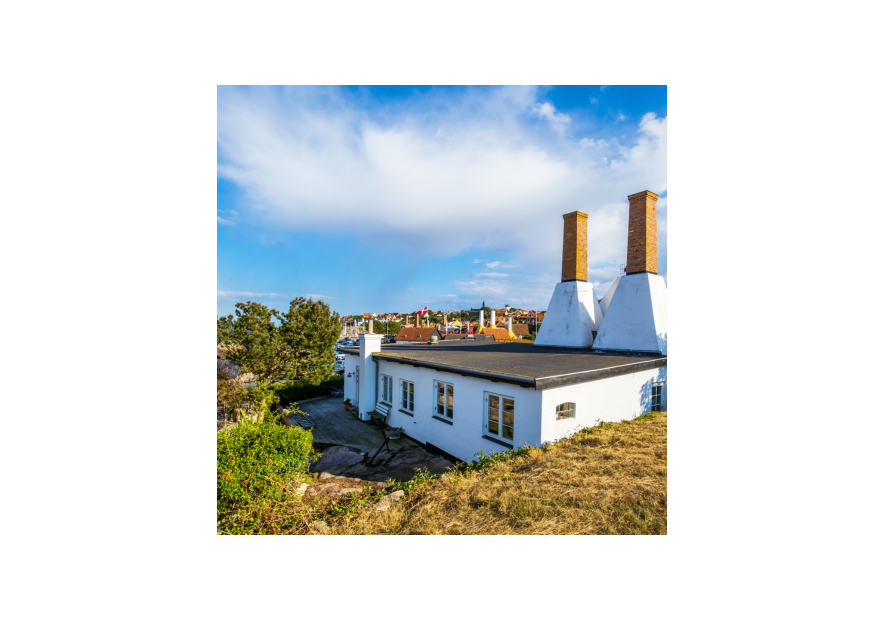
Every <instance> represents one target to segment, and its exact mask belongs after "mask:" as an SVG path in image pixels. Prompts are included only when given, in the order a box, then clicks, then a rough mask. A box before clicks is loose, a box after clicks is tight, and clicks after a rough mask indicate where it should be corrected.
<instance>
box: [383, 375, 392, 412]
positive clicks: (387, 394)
mask: <svg viewBox="0 0 885 620" xmlns="http://www.w3.org/2000/svg"><path fill="white" fill-rule="evenodd" d="M381 401H382V402H385V403H387V404H388V405H389V404H391V403H393V377H388V376H387V375H381Z"/></svg>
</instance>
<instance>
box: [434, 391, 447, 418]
mask: <svg viewBox="0 0 885 620" xmlns="http://www.w3.org/2000/svg"><path fill="white" fill-rule="evenodd" d="M445 410H446V407H445V386H444V385H443V384H442V383H437V384H436V413H437V415H445V412H446V411H445Z"/></svg>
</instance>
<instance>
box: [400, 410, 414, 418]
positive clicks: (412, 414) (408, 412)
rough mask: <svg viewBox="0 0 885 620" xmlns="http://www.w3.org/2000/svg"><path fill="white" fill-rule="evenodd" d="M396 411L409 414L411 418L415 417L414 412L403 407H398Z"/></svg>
mask: <svg viewBox="0 0 885 620" xmlns="http://www.w3.org/2000/svg"><path fill="white" fill-rule="evenodd" d="M397 411H399V412H400V413H405V414H406V415H410V416H412V417H413V418H414V417H415V414H414V413H412V412H411V411H406V410H405V409H398V410H397Z"/></svg>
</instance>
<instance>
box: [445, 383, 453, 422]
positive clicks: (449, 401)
mask: <svg viewBox="0 0 885 620" xmlns="http://www.w3.org/2000/svg"><path fill="white" fill-rule="evenodd" d="M446 392H447V394H448V399H447V400H446V415H447V416H448V417H450V418H451V417H452V415H453V414H454V412H455V388H454V387H452V386H451V385H447V386H446Z"/></svg>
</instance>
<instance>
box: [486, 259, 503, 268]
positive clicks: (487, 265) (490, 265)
mask: <svg viewBox="0 0 885 620" xmlns="http://www.w3.org/2000/svg"><path fill="white" fill-rule="evenodd" d="M500 264H501V261H499V260H496V261H495V262H494V263H486V267H488V268H489V269H497V268H498V265H500Z"/></svg>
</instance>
